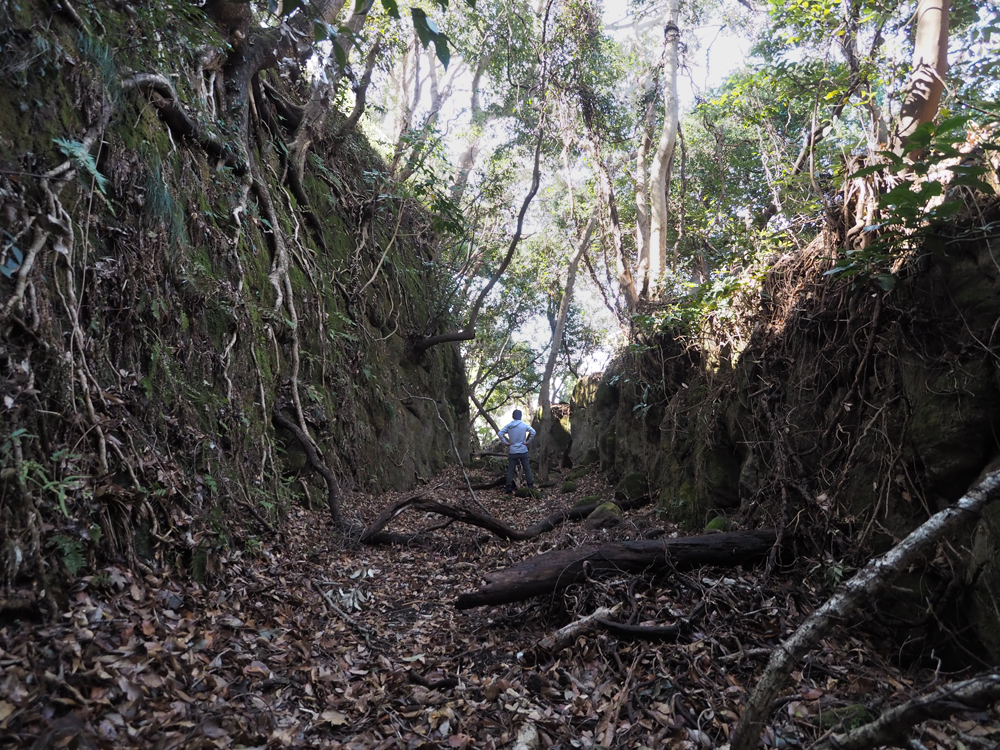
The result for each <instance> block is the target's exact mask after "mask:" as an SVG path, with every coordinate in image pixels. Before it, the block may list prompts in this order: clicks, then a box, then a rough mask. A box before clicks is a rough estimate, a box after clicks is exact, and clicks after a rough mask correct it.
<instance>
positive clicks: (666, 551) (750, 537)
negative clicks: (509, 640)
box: [455, 529, 777, 609]
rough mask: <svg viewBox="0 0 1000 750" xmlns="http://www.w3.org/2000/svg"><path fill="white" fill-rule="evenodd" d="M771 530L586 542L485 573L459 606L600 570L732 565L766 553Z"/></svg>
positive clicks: (552, 586)
mask: <svg viewBox="0 0 1000 750" xmlns="http://www.w3.org/2000/svg"><path fill="white" fill-rule="evenodd" d="M776 538H777V535H776V533H775V531H774V529H761V530H758V531H732V532H728V533H724V534H705V535H702V536H689V537H678V538H676V539H644V540H638V541H630V542H610V543H607V544H586V545H583V546H582V547H577V548H574V549H564V550H555V551H553V552H546V553H544V554H541V555H536V556H534V557H530V558H528V559H527V560H524V561H522V562H520V563H518V564H517V565H513V566H511V567H509V568H504V569H503V570H496V571H493V572H491V573H487V574H486V576H484V578H485V580H486V584H485V585H483V586H481V587H480V588H479V590H478V591H472V592H469V593H465V594H460V595H459V597H458V599H457V600H456V602H455V606H456V607H458V609H471V608H472V607H482V606H486V605H496V604H509V603H510V602H519V601H523V600H525V599H530V598H531V597H533V596H540V595H542V594H550V593H552V592H553V591H558V590H559V589H562V588H565V587H566V586H569V585H570V584H572V583H576V582H577V581H579V580H582V579H583V578H585V577H587V576H589V575H593V574H594V573H596V572H599V571H602V570H614V571H632V572H639V571H644V570H650V571H652V572H661V571H664V570H668V569H671V568H696V567H700V566H702V565H716V566H719V567H733V566H735V565H739V564H740V563H744V562H749V561H751V560H757V559H760V558H762V557H763V556H764V555H766V554H767V552H768V550H770V549H771V546H772V545H773V544H774V542H775V540H776Z"/></svg>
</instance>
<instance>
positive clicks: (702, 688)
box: [0, 469, 1000, 750]
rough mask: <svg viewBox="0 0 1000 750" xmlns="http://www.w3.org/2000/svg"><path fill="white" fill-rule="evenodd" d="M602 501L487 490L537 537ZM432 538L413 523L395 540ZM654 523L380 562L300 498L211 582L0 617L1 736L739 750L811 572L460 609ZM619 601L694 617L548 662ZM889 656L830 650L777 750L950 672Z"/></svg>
mask: <svg viewBox="0 0 1000 750" xmlns="http://www.w3.org/2000/svg"><path fill="white" fill-rule="evenodd" d="M438 483H440V485H441V486H440V487H439V488H438V489H436V490H433V491H432V496H433V497H435V498H437V499H440V500H444V501H448V502H454V503H462V502H466V501H467V500H468V497H467V491H466V490H465V488H464V487H465V485H464V480H463V478H462V475H461V473H460V472H459V471H458V470H457V469H455V470H451V471H449V472H446V473H445V474H443V475H441V476H440V477H438V478H437V479H436V480H435V484H438ZM592 494H598V495H602V496H606V497H608V498H610V497H611V495H612V491H611V488H609V487H608V486H607V485H605V484H604V483H603V482H602V481H601V480H600V479H598V478H596V477H585V478H584V479H583V480H581V481H580V482H579V486H578V488H577V490H576V491H575V492H572V493H567V494H562V493H560V492H559V488H558V485H557V486H556V487H555V488H552V489H549V490H547V491H546V494H545V496H544V497H543V499H542V500H541V501H537V500H532V499H521V498H510V497H507V496H505V495H503V494H502V493H501V492H499V491H498V490H489V491H481V492H478V493H477V496H478V499H479V501H480V502H481V503H482V504H483V505H484V506H485V507H486V508H487V509H489V511H490V512H491V513H492V514H494V515H496V516H498V517H500V518H503V519H504V520H505V521H507V522H508V523H510V524H511V525H513V526H516V527H518V528H524V527H527V526H529V525H530V524H531V523H533V522H535V521H537V520H539V519H540V518H542V517H544V516H546V515H548V514H549V513H551V512H552V511H554V510H558V509H560V508H563V507H565V506H566V505H567V504H572V503H574V502H576V501H577V500H579V499H581V498H582V497H584V496H586V495H592ZM400 496H402V493H400V494H399V495H392V494H388V495H380V496H366V495H360V494H348V495H347V496H345V497H344V498H343V508H344V511H345V513H346V514H347V515H348V517H353V518H357V519H359V520H363V521H370V520H371V519H372V518H374V517H375V516H376V515H377V514H378V512H379V511H381V510H382V509H383V508H384V507H385V506H386V505H388V504H389V503H391V502H392V501H394V500H396V499H397V498H398V497H400ZM439 525H440V519H437V518H431V517H421V516H419V515H414V514H404V515H403V516H401V517H400V518H399V519H397V520H396V521H394V523H393V525H392V526H390V530H395V531H403V530H417V529H420V528H424V529H426V528H428V527H430V526H439ZM653 528H659V529H662V530H663V531H662V533H664V534H665V535H668V536H669V535H671V534H675V533H678V532H677V530H675V529H672V528H670V527H667V528H664V526H663V524H662V523H661V522H660V521H659V520H658V518H657V514H656V511H655V510H654V509H646V510H645V511H640V512H633V513H631V514H629V515H628V516H627V518H626V521H625V523H623V524H622V525H621V526H619V527H617V528H614V529H610V530H590V529H588V528H586V527H585V526H584V525H582V524H567V525H564V526H562V527H559V528H558V529H556V530H555V531H553V532H551V533H549V534H546V535H543V536H541V537H540V538H538V539H535V540H533V541H531V542H527V543H524V542H522V543H508V542H502V541H500V540H498V539H496V538H493V537H491V536H488V535H486V534H485V533H484V532H482V531H481V530H480V529H475V528H471V527H468V526H462V525H459V524H454V525H451V526H448V527H446V528H439V529H437V530H435V531H433V532H430V534H429V535H428V537H429V538H430V540H431V541H430V542H429V543H428V544H424V545H413V546H411V547H409V548H403V547H378V548H369V547H362V546H360V545H357V544H353V543H349V542H345V541H343V540H341V539H338V538H336V537H335V536H333V534H332V531H331V526H330V523H329V521H328V518H327V516H326V514H324V513H321V512H311V511H307V510H305V509H302V508H293V509H292V510H291V511H290V512H289V514H288V516H287V518H286V519H285V520H284V522H283V523H282V524H281V529H282V530H281V532H280V534H279V535H278V536H274V537H271V538H263V539H257V538H255V537H250V536H245V537H244V538H243V539H242V540H240V541H236V542H234V543H233V544H232V545H231V546H229V547H226V546H222V545H220V549H219V553H218V556H217V558H215V559H214V561H213V563H214V564H213V570H214V573H213V574H212V579H211V582H210V585H205V586H199V585H197V584H192V583H182V582H180V581H179V580H178V579H176V578H173V577H171V576H164V575H161V574H149V575H145V576H142V575H137V574H134V573H132V572H130V571H128V570H125V569H123V568H116V567H112V568H107V569H105V570H104V571H103V572H102V574H101V575H100V576H88V577H84V578H81V579H80V580H79V581H78V582H77V584H76V586H75V588H74V589H73V593H72V594H71V596H72V602H71V609H70V612H69V613H68V614H67V615H65V616H64V618H62V619H61V620H59V621H58V622H55V623H44V622H31V621H23V622H18V621H13V622H0V672H2V676H0V745H2V746H5V747H6V746H10V747H25V748H27V747H73V748H96V747H100V748H111V747H125V748H131V747H135V748H154V747H155V748H158V749H159V750H168V749H170V748H182V747H183V748H202V747H220V748H250V747H254V748H263V747H268V748H281V747H317V748H351V749H352V750H354V749H357V750H362V749H364V750H371V749H373V748H489V749H494V748H501V747H516V748H518V749H519V750H523V749H529V748H589V747H597V746H601V747H607V748H635V749H636V750H638V749H639V748H653V747H666V748H678V749H680V748H684V749H691V750H694V749H695V748H699V749H700V748H709V747H715V748H723V747H725V746H726V742H727V740H728V736H729V733H730V732H731V731H732V728H733V726H734V724H735V721H736V719H737V717H738V715H739V713H740V711H741V710H742V706H743V704H744V703H745V701H746V698H747V694H748V691H749V690H752V688H753V685H754V684H755V679H756V677H757V676H759V674H760V672H761V670H762V668H763V665H764V663H765V662H766V659H767V654H768V653H769V650H770V649H772V648H773V647H774V646H775V645H776V644H777V643H779V641H780V639H781V638H783V637H784V636H786V635H787V634H788V633H789V632H790V631H791V630H792V629H794V627H795V626H796V625H797V624H798V623H800V622H801V621H802V619H803V618H804V617H805V616H806V615H807V614H808V613H809V612H811V611H812V609H813V608H814V607H815V606H817V605H818V604H819V603H821V602H822V601H823V600H824V598H825V596H826V594H827V592H826V591H824V590H823V589H822V574H821V572H820V573H816V574H814V575H810V574H809V573H808V571H807V570H805V569H804V566H805V563H802V564H800V565H799V566H798V567H797V569H794V570H787V571H779V572H777V573H776V574H775V575H773V576H772V577H771V578H770V579H769V580H764V578H763V574H762V572H761V571H759V570H742V569H736V570H730V571H717V570H710V569H705V570H699V571H694V572H688V573H685V574H676V575H674V576H671V577H669V578H666V579H664V578H660V579H657V580H650V579H645V578H643V577H636V576H632V575H625V574H622V575H618V576H611V577H610V578H605V579H602V580H600V581H594V582H589V583H588V584H586V585H582V584H581V585H574V586H572V587H570V588H569V589H567V590H566V591H564V592H562V593H560V594H558V595H556V596H554V597H548V598H545V599H544V600H541V599H536V600H532V601H528V602H524V603H520V604H511V605H505V606H502V607H496V608H481V609H474V610H469V611H457V610H456V609H455V607H454V600H455V598H456V597H457V595H458V594H459V593H461V592H463V591H470V590H473V589H474V588H475V587H476V586H477V585H478V584H479V583H480V581H481V575H482V573H483V572H485V571H488V570H491V569H495V568H499V567H504V566H507V565H509V564H511V563H514V562H517V561H520V560H523V559H525V558H526V557H528V556H530V555H533V554H537V553H540V552H543V551H548V550H551V549H555V548H561V547H568V546H575V545H578V544H580V543H583V542H585V541H594V540H610V539H626V538H632V539H634V538H638V537H639V536H640V535H642V534H643V533H647V534H648V533H649V530H650V529H653ZM619 602H621V603H622V604H623V610H622V612H621V613H620V614H619V615H618V617H620V618H621V619H622V620H623V621H626V620H630V621H631V622H632V623H633V624H641V625H668V624H671V623H675V622H687V623H689V627H688V629H687V630H686V631H685V632H684V634H683V635H682V637H681V638H680V639H679V640H678V641H677V642H676V643H650V642H638V641H629V640H621V639H619V638H617V637H615V636H613V635H611V634H609V633H607V632H604V631H600V630H597V631H592V632H589V633H587V634H585V635H582V636H580V637H578V638H577V639H576V640H575V641H574V642H572V643H571V644H570V645H569V646H568V647H566V648H563V649H561V650H558V651H556V652H555V653H548V654H541V655H540V656H539V657H538V658H537V660H536V659H534V658H533V657H532V655H533V654H535V653H537V652H536V651H534V650H533V649H534V646H535V645H536V644H537V643H538V642H539V641H540V640H541V639H542V638H544V637H545V636H547V635H549V634H551V633H552V632H553V631H554V630H555V629H556V628H558V627H560V626H562V625H565V624H566V623H568V622H571V621H573V620H575V619H577V618H578V617H580V616H583V615H586V614H590V613H591V612H593V611H594V610H595V609H597V608H598V607H600V606H610V605H614V604H617V603H619ZM884 642H885V639H884V638H882V637H880V635H879V633H878V632H877V631H872V630H870V629H861V628H847V629H842V630H840V631H838V633H837V635H836V636H835V637H834V638H830V639H827V640H826V641H824V642H823V648H822V650H820V651H817V652H815V653H814V654H813V655H812V656H811V657H810V658H809V660H808V661H807V662H806V664H805V665H804V666H803V668H802V669H801V670H799V671H797V672H795V673H794V682H793V683H792V684H791V685H790V686H789V690H788V691H787V692H786V694H785V695H786V697H785V698H783V699H781V701H780V705H778V706H776V707H775V711H774V713H773V715H772V717H771V723H770V724H769V725H768V727H767V730H766V733H765V738H764V739H765V743H766V744H767V746H768V747H774V748H790V747H806V746H808V744H809V742H810V740H811V739H813V738H816V737H818V736H820V735H822V734H823V733H824V732H825V731H826V729H827V728H829V727H831V726H834V725H836V724H837V723H838V722H839V721H842V720H844V721H847V722H852V721H853V722H857V721H858V720H860V719H861V718H864V717H866V716H872V714H873V712H875V715H877V712H878V711H880V710H881V709H882V708H884V707H886V706H889V705H895V704H898V703H902V702H904V701H905V700H907V699H908V698H910V697H911V696H912V695H913V694H914V693H915V692H922V691H923V689H924V688H925V687H926V686H928V685H930V684H932V683H933V682H934V681H935V680H942V679H946V678H947V676H946V675H940V674H938V675H935V674H934V672H933V670H932V669H926V668H924V669H920V668H916V669H910V670H906V671H904V670H901V669H899V668H898V667H896V666H894V665H893V663H892V661H891V659H892V656H893V654H882V653H880V651H879V648H880V646H881V645H882V644H883V643H884ZM921 741H922V742H923V744H924V747H926V748H928V750H936V749H937V748H942V749H943V748H948V749H949V750H950V749H952V748H954V749H955V750H959V748H965V749H966V750H969V749H971V748H977V747H983V748H985V747H997V746H998V743H1000V715H998V714H997V712H996V711H993V712H988V713H982V714H978V715H972V716H970V717H968V718H965V719H963V720H962V721H959V722H941V723H933V722H932V723H929V724H925V725H923V729H922V733H921ZM38 743H42V744H38Z"/></svg>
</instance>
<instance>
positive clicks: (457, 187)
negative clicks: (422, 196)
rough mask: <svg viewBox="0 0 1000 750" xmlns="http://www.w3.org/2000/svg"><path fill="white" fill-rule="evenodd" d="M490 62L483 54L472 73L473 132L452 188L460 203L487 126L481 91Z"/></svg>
mask: <svg viewBox="0 0 1000 750" xmlns="http://www.w3.org/2000/svg"><path fill="white" fill-rule="evenodd" d="M489 64H490V56H489V55H483V57H482V58H481V59H480V60H479V64H478V65H476V71H475V73H473V75H472V91H471V93H470V95H469V116H470V119H471V123H470V126H471V133H470V136H469V142H468V143H466V144H465V150H463V151H462V155H461V157H459V160H458V168H457V169H456V170H455V184H454V185H452V188H451V199H452V200H453V201H454V202H455V203H456V204H460V203H461V202H462V197H463V196H464V195H465V189H466V187H468V185H469V175H470V174H471V173H472V168H473V167H474V166H475V164H476V158H477V157H478V156H479V150H480V144H481V142H482V138H483V129H484V128H485V126H486V122H487V117H486V115H485V113H484V112H483V106H482V103H481V101H480V96H479V91H480V87H481V86H482V81H483V74H484V73H485V72H486V68H487V67H488V66H489Z"/></svg>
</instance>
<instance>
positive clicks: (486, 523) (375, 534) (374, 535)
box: [361, 495, 652, 544]
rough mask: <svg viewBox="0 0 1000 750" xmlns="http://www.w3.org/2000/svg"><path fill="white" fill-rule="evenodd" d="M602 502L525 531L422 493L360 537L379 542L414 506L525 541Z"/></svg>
mask: <svg viewBox="0 0 1000 750" xmlns="http://www.w3.org/2000/svg"><path fill="white" fill-rule="evenodd" d="M650 502H652V501H651V499H650V498H649V497H641V498H637V499H635V500H628V501H621V502H618V503H617V505H618V507H619V508H621V509H622V510H623V511H625V510H632V509H634V508H641V507H642V506H643V505H647V504H648V503H650ZM599 505H601V503H594V504H592V505H584V506H581V507H578V508H566V509H565V510H560V511H556V512H555V513H552V514H550V515H548V516H546V517H545V518H543V519H542V520H541V521H539V522H537V523H535V524H532V525H531V526H529V527H528V528H526V529H524V530H523V531H520V530H518V529H515V528H514V527H513V526H510V525H508V524H507V523H506V522H504V521H501V520H500V519H499V518H494V517H493V516H491V515H489V514H488V513H479V512H477V511H475V510H472V509H471V508H463V507H461V506H457V505H448V504H447V503H442V502H441V501H439V500H433V499H431V498H429V497H424V496H423V495H418V496H412V497H404V498H402V499H400V500H397V501H396V502H395V503H393V504H392V505H390V506H389V507H388V508H386V509H385V510H384V511H382V513H380V514H379V516H378V518H376V519H375V520H374V521H372V522H371V524H370V525H369V526H368V528H367V529H365V531H364V533H363V534H362V535H361V541H362V542H363V543H364V544H377V543H379V540H380V539H381V537H380V534H382V533H384V532H382V529H384V528H385V527H386V526H388V525H389V523H390V522H391V521H392V520H393V519H394V518H396V517H397V516H399V515H400V514H401V513H402V512H403V511H404V510H407V509H413V510H417V511H422V512H424V513H437V514H438V515H441V516H444V517H445V518H451V519H454V520H456V521H461V522H462V523H467V524H469V525H470V526H477V527H479V528H481V529H485V530H486V531H489V532H490V533H491V534H493V535H494V536H497V537H499V538H500V539H503V540H505V541H512V542H523V541H527V540H528V539H534V538H535V537H537V536H541V535H542V534H545V533H547V532H549V531H552V530H553V529H554V528H556V527H557V526H559V525H561V524H563V523H566V522H567V521H580V520H583V519H584V518H586V517H587V516H589V515H590V514H591V513H593V512H594V510H595V509H596V508H597V507H598V506H599Z"/></svg>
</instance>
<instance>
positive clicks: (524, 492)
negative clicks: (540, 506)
mask: <svg viewBox="0 0 1000 750" xmlns="http://www.w3.org/2000/svg"><path fill="white" fill-rule="evenodd" d="M514 497H533V498H535V499H536V500H541V499H542V492H541V490H536V489H535V488H534V487H518V488H517V489H516V490H514Z"/></svg>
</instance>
